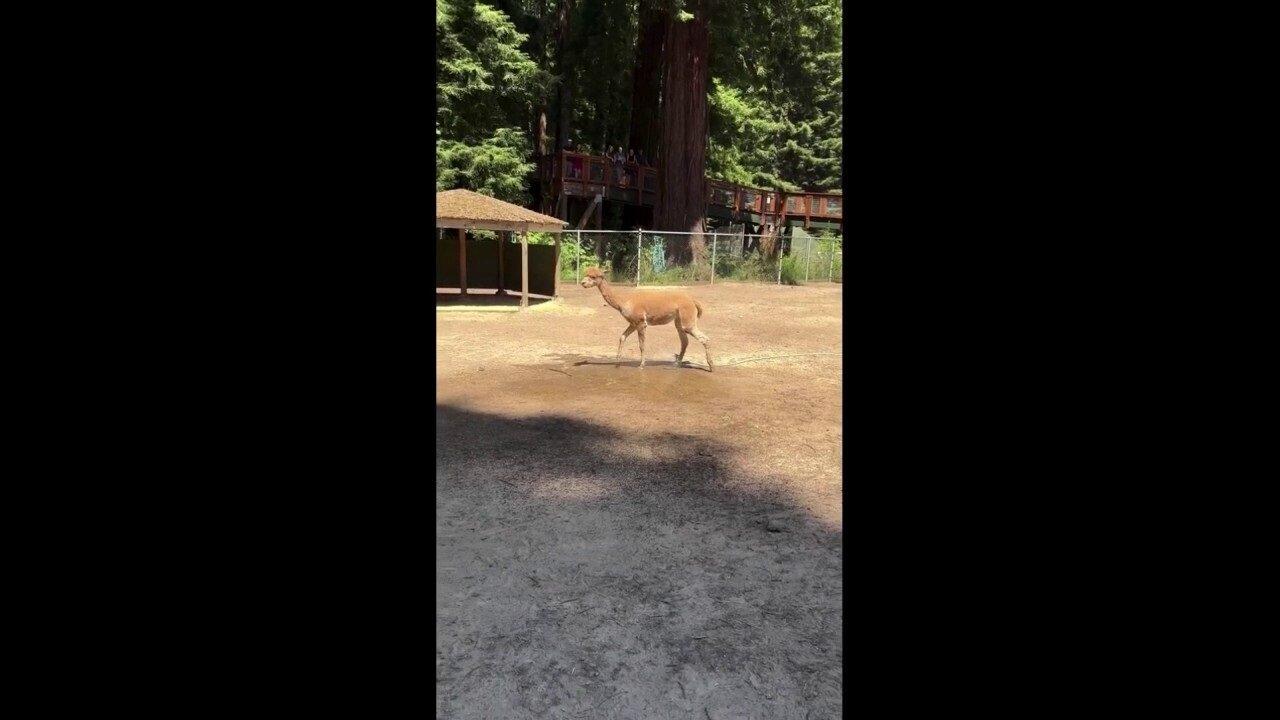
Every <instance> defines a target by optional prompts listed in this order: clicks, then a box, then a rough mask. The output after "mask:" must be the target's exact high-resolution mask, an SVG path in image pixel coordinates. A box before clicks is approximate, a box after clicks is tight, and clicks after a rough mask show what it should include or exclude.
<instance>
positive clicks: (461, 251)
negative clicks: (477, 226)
mask: <svg viewBox="0 0 1280 720" xmlns="http://www.w3.org/2000/svg"><path fill="white" fill-rule="evenodd" d="M458 287H459V289H460V290H461V291H462V294H463V295H466V294H467V231H466V230H463V229H462V228H458Z"/></svg>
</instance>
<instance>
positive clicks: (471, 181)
mask: <svg viewBox="0 0 1280 720" xmlns="http://www.w3.org/2000/svg"><path fill="white" fill-rule="evenodd" d="M526 40H527V36H526V35H524V34H522V33H519V32H517V31H516V28H515V26H514V24H512V22H511V19H510V18H509V17H507V15H506V14H504V13H503V12H501V11H499V10H497V9H495V8H493V7H492V6H490V5H485V4H483V3H477V2H474V0H443V1H442V2H440V3H438V4H437V6H436V68H437V77H436V107H437V114H436V189H437V190H447V189H451V188H467V189H471V190H475V191H476V192H481V193H484V194H486V195H491V196H493V197H496V198H499V199H501V200H506V201H508V202H513V203H518V204H521V205H524V204H528V203H529V202H530V198H529V194H528V192H527V190H526V185H527V176H528V175H529V173H531V172H532V171H533V167H534V166H533V163H532V162H531V161H530V159H529V157H530V154H531V149H532V145H531V142H530V138H529V137H528V135H527V133H526V132H525V131H523V130H521V129H520V128H519V127H518V125H519V124H520V118H523V117H526V116H527V115H528V113H529V110H530V108H531V107H532V103H533V100H534V98H535V97H537V96H538V94H539V92H540V91H541V88H542V86H543V85H544V84H545V83H546V82H547V79H548V78H547V75H546V73H544V72H542V71H541V70H539V68H538V67H537V65H536V64H534V62H533V61H532V60H530V59H529V57H528V56H527V55H526V54H525V53H524V52H522V50H521V48H520V46H521V44H522V43H524V42H525V41H526ZM512 120H514V121H515V122H512Z"/></svg>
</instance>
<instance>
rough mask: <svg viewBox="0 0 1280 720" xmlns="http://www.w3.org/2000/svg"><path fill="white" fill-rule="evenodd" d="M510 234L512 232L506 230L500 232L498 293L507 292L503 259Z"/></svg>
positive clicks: (503, 293)
mask: <svg viewBox="0 0 1280 720" xmlns="http://www.w3.org/2000/svg"><path fill="white" fill-rule="evenodd" d="M510 235H511V233H510V232H507V231H505V230H503V231H499V232H498V292H497V293H495V294H496V295H506V294H507V278H506V273H505V271H504V268H503V267H502V266H503V265H505V264H506V263H504V262H503V260H504V259H506V252H505V251H506V249H507V238H508V237H509V236H510Z"/></svg>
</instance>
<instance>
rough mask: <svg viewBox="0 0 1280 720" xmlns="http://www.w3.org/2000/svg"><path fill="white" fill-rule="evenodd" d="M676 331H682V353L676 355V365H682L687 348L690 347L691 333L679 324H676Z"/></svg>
mask: <svg viewBox="0 0 1280 720" xmlns="http://www.w3.org/2000/svg"><path fill="white" fill-rule="evenodd" d="M676 332H678V333H680V354H679V355H677V356H676V365H682V364H683V363H684V351H685V348H687V347H689V333H687V332H685V331H684V328H682V327H680V326H679V325H676Z"/></svg>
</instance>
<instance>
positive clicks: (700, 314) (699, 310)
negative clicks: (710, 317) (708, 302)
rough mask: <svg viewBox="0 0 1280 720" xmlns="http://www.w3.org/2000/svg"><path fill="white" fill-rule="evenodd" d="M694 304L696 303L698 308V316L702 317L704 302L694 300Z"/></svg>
mask: <svg viewBox="0 0 1280 720" xmlns="http://www.w3.org/2000/svg"><path fill="white" fill-rule="evenodd" d="M693 304H694V305H696V306H697V308H698V317H702V303H700V302H698V301H697V300H694V301H693Z"/></svg>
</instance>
